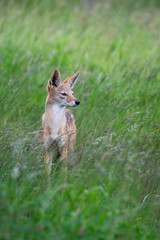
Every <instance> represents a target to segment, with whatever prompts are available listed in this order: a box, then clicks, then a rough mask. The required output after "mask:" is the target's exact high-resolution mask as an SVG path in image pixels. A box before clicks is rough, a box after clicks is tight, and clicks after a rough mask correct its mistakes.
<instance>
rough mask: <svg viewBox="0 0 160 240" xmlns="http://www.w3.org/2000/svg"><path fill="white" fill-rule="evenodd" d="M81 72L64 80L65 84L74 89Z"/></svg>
mask: <svg viewBox="0 0 160 240" xmlns="http://www.w3.org/2000/svg"><path fill="white" fill-rule="evenodd" d="M79 74H80V71H78V72H76V73H75V74H73V75H72V76H71V77H69V78H67V79H66V80H64V83H66V84H69V86H70V87H73V84H74V83H75V82H76V81H77V79H78V77H79Z"/></svg>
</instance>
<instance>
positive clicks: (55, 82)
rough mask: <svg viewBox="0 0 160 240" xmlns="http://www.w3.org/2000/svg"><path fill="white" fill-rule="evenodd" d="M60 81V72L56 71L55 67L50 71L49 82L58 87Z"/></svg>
mask: <svg viewBox="0 0 160 240" xmlns="http://www.w3.org/2000/svg"><path fill="white" fill-rule="evenodd" d="M60 82H61V77H60V73H59V71H58V69H55V70H54V71H53V73H52V76H51V78H50V80H49V84H50V86H51V87H58V85H59V84H60Z"/></svg>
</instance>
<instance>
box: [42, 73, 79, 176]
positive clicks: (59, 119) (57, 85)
mask: <svg viewBox="0 0 160 240" xmlns="http://www.w3.org/2000/svg"><path fill="white" fill-rule="evenodd" d="M79 73H80V71H78V72H77V73H75V74H74V75H72V76H71V77H69V78H67V79H66V80H65V81H64V82H63V83H61V82H60V73H59V71H58V69H55V70H54V72H53V74H52V76H51V78H50V80H49V81H48V84H47V88H46V89H47V92H48V95H47V99H46V107H45V113H44V114H43V116H42V144H43V146H44V148H45V151H46V154H45V164H46V168H47V173H48V174H50V172H51V165H52V158H53V154H54V153H55V152H56V151H57V152H58V153H59V154H60V159H64V158H65V157H67V154H68V151H73V146H74V142H75V138H76V125H75V120H74V117H73V114H72V111H71V110H69V109H66V107H74V106H77V105H78V104H79V103H80V102H79V101H78V100H77V99H76V98H75V97H74V96H73V92H72V87H73V84H74V83H75V81H76V80H77V79H78V77H79ZM64 94H66V95H65V96H64Z"/></svg>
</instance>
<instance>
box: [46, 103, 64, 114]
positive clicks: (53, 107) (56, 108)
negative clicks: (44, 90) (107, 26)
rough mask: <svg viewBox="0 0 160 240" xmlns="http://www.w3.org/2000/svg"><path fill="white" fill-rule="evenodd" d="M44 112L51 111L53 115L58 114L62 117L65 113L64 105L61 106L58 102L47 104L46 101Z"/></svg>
mask: <svg viewBox="0 0 160 240" xmlns="http://www.w3.org/2000/svg"><path fill="white" fill-rule="evenodd" d="M45 112H46V113H49V112H50V113H52V114H53V115H54V116H57V117H58V116H59V117H62V115H63V114H64V113H65V107H61V106H60V105H59V104H57V103H53V104H47V103H46V107H45Z"/></svg>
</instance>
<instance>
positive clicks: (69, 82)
mask: <svg viewBox="0 0 160 240" xmlns="http://www.w3.org/2000/svg"><path fill="white" fill-rule="evenodd" d="M79 74H80V71H78V72H76V73H75V74H73V75H72V76H71V77H69V78H67V79H66V80H64V81H63V82H62V83H61V79H60V73H59V71H58V69H55V70H54V71H53V74H52V76H51V78H50V80H49V81H48V84H47V92H48V96H47V103H50V104H53V103H56V104H58V105H59V106H61V107H64V106H67V107H76V106H78V105H79V104H80V101H78V99H77V98H75V97H74V96H73V91H72V89H73V85H74V83H75V82H76V80H77V79H78V77H79Z"/></svg>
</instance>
